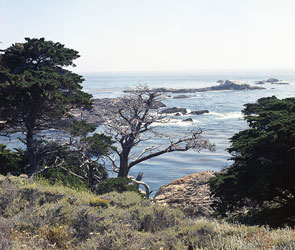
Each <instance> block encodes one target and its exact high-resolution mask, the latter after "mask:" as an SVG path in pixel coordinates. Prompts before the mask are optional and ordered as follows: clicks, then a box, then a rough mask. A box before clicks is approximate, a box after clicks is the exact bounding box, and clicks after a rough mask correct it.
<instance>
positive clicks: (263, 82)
mask: <svg viewBox="0 0 295 250" xmlns="http://www.w3.org/2000/svg"><path fill="white" fill-rule="evenodd" d="M255 84H261V85H262V84H265V81H256V82H255Z"/></svg>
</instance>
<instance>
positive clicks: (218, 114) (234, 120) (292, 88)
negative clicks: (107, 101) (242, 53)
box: [0, 72, 295, 195]
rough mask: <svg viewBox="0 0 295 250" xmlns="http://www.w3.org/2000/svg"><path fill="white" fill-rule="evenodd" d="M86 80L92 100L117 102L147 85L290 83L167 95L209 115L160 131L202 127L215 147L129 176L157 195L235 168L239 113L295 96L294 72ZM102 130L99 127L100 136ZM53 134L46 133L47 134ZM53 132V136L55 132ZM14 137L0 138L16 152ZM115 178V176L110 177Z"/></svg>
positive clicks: (169, 157)
mask: <svg viewBox="0 0 295 250" xmlns="http://www.w3.org/2000/svg"><path fill="white" fill-rule="evenodd" d="M82 75H83V76H84V78H85V81H84V83H83V84H82V85H83V90H84V91H86V92H88V93H90V94H92V95H93V96H94V98H105V97H108V98H113V97H118V96H122V95H124V93H123V90H125V89H130V88H132V87H136V86H138V85H147V86H148V87H150V88H154V87H169V88H201V87H209V86H213V85H218V83H216V81H217V80H225V79H230V80H236V81H240V82H243V83H248V84H250V85H255V84H254V82H255V81H258V80H266V79H268V78H271V77H274V78H278V79H280V80H282V81H287V82H289V83H290V84H289V85H276V84H270V83H267V84H264V85H255V86H262V87H265V88H266V89H264V90H248V91H209V92H201V93H192V94H185V95H189V96H190V98H187V99H173V97H174V96H177V95H179V94H170V93H169V94H167V95H169V96H167V95H166V97H165V98H164V100H163V102H164V103H165V104H166V106H167V107H178V108H186V109H188V110H204V109H207V110H209V113H208V114H203V115H198V116H196V115H195V116H191V115H184V116H180V117H176V116H170V117H169V118H170V121H169V122H168V123H166V124H162V125H159V127H158V129H160V130H161V131H162V132H165V133H168V134H169V135H170V137H171V138H173V139H177V138H179V137H180V136H183V135H185V134H186V133H188V132H189V130H192V129H196V128H201V129H202V130H203V137H204V138H206V139H208V140H209V141H210V142H212V143H214V144H215V145H216V151H215V152H209V151H208V150H202V151H201V152H195V151H188V152H181V153H180V152H179V153H178V152H173V153H167V154H164V155H161V156H158V157H156V158H153V159H150V160H148V161H145V162H142V163H140V164H138V165H136V166H134V167H133V168H132V169H131V171H130V174H131V175H133V176H136V175H137V173H138V172H143V174H144V179H143V180H144V181H145V182H147V184H148V185H149V186H150V188H151V190H153V195H154V194H155V193H156V191H157V189H158V188H159V187H160V186H161V185H164V184H168V183H169V182H171V181H172V180H174V179H177V178H180V177H182V176H184V175H188V174H192V173H195V172H200V171H205V170H213V171H218V170H220V169H221V168H223V167H226V166H229V165H230V164H231V161H230V157H231V155H230V154H229V153H228V152H227V151H226V148H228V147H229V146H230V138H231V137H232V136H233V135H234V134H235V133H237V132H238V131H240V130H243V129H245V128H247V123H246V122H245V121H244V119H243V115H242V113H241V110H242V109H243V105H244V104H246V103H253V102H256V101H257V100H258V99H259V98H261V97H267V96H273V95H275V96H277V97H278V98H286V97H295V73H294V72H293V73H292V72H283V73H278V72H268V73H265V72H264V73H261V72H255V73H238V72H235V73H226V72H222V73H214V72H213V73H116V74H115V73H112V74H82ZM185 118H192V119H193V122H182V120H183V119H185ZM101 130H102V128H101V127H100V128H98V131H101ZM50 133H51V131H47V132H46V134H47V135H49V134H50ZM52 133H55V132H54V131H52ZM17 136H19V134H17V135H15V136H14V138H12V139H11V140H10V141H8V140H7V139H6V138H1V137H0V142H2V143H6V144H9V148H13V147H15V146H17V145H18V144H19V142H18V141H17V139H16V138H17ZM167 143H168V142H167V139H165V138H156V137H152V138H151V139H150V140H149V141H147V142H144V143H142V144H141V145H139V146H137V147H136V148H135V149H134V152H133V153H135V154H136V153H139V152H141V150H143V149H144V148H145V147H147V146H151V145H152V146H159V147H161V146H164V145H167ZM110 175H111V176H113V174H112V173H111V174H110Z"/></svg>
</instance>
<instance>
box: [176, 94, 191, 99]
mask: <svg viewBox="0 0 295 250" xmlns="http://www.w3.org/2000/svg"><path fill="white" fill-rule="evenodd" d="M187 98H190V96H188V95H177V96H174V97H173V99H187Z"/></svg>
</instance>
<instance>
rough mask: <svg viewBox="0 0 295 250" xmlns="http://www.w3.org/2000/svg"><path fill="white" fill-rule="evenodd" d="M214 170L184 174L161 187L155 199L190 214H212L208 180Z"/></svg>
mask: <svg viewBox="0 0 295 250" xmlns="http://www.w3.org/2000/svg"><path fill="white" fill-rule="evenodd" d="M213 176H214V172H212V171H206V172H200V173H195V174H191V175H187V176H184V177H182V178H180V179H177V180H174V181H172V182H171V183H169V184H167V185H164V186H162V187H160V188H159V190H158V192H157V193H156V196H155V198H154V201H155V202H157V203H159V204H163V205H169V206H171V207H176V208H180V209H181V210H182V211H183V212H184V213H186V214H187V215H189V216H200V215H202V216H210V215H211V214H212V213H213V209H212V208H211V206H210V205H211V204H212V199H211V197H210V189H209V184H208V181H209V179H210V178H211V177H213Z"/></svg>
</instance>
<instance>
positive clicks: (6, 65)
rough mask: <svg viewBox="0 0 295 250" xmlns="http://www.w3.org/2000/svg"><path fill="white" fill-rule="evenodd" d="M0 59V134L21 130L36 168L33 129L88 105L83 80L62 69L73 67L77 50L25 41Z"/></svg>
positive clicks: (89, 101) (36, 40) (37, 41)
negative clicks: (76, 108)
mask: <svg viewBox="0 0 295 250" xmlns="http://www.w3.org/2000/svg"><path fill="white" fill-rule="evenodd" d="M25 40H26V42H24V43H15V44H13V45H12V46H10V47H9V48H7V49H5V50H4V53H3V54H2V55H1V57H0V124H1V127H0V129H1V131H2V132H3V131H7V130H10V131H23V132H24V133H25V144H26V146H27V153H28V159H29V164H30V170H29V173H30V174H32V173H34V172H35V171H36V170H37V168H38V166H37V165H38V163H37V159H36V129H42V128H48V127H49V125H50V126H52V124H53V123H54V122H56V121H58V120H60V119H61V118H62V117H63V116H65V115H69V110H70V108H72V107H77V106H79V107H81V106H84V107H85V106H90V105H91V95H89V94H87V93H85V92H83V91H82V86H81V83H82V82H83V78H82V77H81V76H80V75H78V74H76V73H73V72H71V71H70V70H68V69H65V68H64V67H67V66H75V64H74V63H73V60H75V59H77V58H78V57H79V54H78V52H77V51H75V50H73V49H68V48H66V47H65V46H64V45H62V44H60V43H54V42H52V41H46V40H45V39H44V38H40V39H35V38H34V39H30V38H25Z"/></svg>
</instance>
